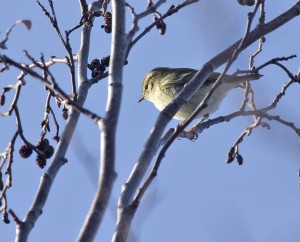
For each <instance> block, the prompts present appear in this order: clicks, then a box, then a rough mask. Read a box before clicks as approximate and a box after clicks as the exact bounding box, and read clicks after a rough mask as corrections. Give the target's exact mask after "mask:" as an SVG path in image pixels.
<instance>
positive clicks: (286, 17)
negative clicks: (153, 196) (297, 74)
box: [114, 1, 300, 241]
mask: <svg viewBox="0 0 300 242" xmlns="http://www.w3.org/2000/svg"><path fill="white" fill-rule="evenodd" d="M299 14H300V1H297V2H296V3H295V4H294V5H293V6H292V7H291V8H290V9H289V10H287V11H286V12H284V13H283V14H281V15H279V16H278V17H276V18H275V19H273V20H271V21H270V22H268V23H266V24H263V25H259V26H257V27H256V28H254V29H253V30H252V31H251V32H249V35H248V38H247V39H246V40H245V42H244V43H243V45H242V46H241V48H240V50H241V51H242V50H244V49H245V48H247V47H248V46H250V45H251V44H252V43H253V42H255V41H256V40H258V39H259V38H261V37H262V36H264V35H266V34H268V33H270V32H272V31H274V30H275V29H277V28H279V27H280V26H282V25H283V24H285V23H287V22H288V21H290V20H292V19H293V18H295V17H297V16H298V15H299ZM240 43H241V40H239V41H237V42H236V43H235V44H233V45H232V46H230V47H229V48H227V49H226V50H224V51H223V52H221V53H220V54H218V55H217V56H215V57H214V58H212V59H211V60H209V61H208V62H207V63H206V64H204V65H203V67H202V68H201V69H200V70H199V71H198V72H197V74H196V75H195V76H194V78H193V79H192V80H191V81H190V82H189V83H187V84H186V85H185V87H184V89H183V90H182V91H181V92H180V93H179V94H178V96H177V97H176V98H175V99H174V100H173V101H172V102H171V103H170V104H169V105H167V106H166V108H164V110H162V111H161V113H160V115H159V116H158V119H157V121H156V123H155V125H154V127H153V128H152V131H151V134H150V136H149V138H148V139H147V141H146V144H145V145H144V150H143V151H142V153H141V155H140V157H139V159H138V161H137V162H136V164H135V166H134V168H133V170H132V172H131V174H130V176H129V178H128V180H127V182H126V183H125V185H124V187H123V189H122V194H121V197H120V201H119V210H120V212H119V213H118V224H122V226H123V229H124V231H126V230H128V229H129V226H130V223H131V221H132V218H133V215H134V213H135V211H136V208H137V204H132V198H133V196H134V195H135V193H136V192H137V188H138V185H139V184H140V182H141V180H142V178H143V176H144V175H145V172H146V170H147V168H148V166H149V164H150V162H151V160H152V158H153V156H154V155H155V153H156V152H157V149H158V147H159V142H160V139H161V136H162V134H163V131H164V130H165V127H166V125H167V124H168V122H169V121H170V120H171V118H172V117H173V116H174V115H175V114H176V112H177V111H178V110H179V109H180V108H181V107H182V106H183V105H184V104H185V103H186V102H187V101H188V100H189V98H190V97H191V96H192V95H193V94H194V93H195V92H196V91H197V90H198V89H199V88H200V87H201V86H202V85H203V83H204V82H205V80H206V79H207V78H208V76H209V75H210V74H211V73H212V71H214V70H215V69H216V68H218V67H219V66H221V65H222V64H224V63H225V62H226V61H227V60H228V59H229V58H230V57H231V56H232V54H233V53H234V51H235V50H236V49H237V48H238V46H239V45H240ZM178 134H179V133H178ZM120 226H121V225H120ZM125 238H126V237H125ZM119 239H120V240H119V241H124V240H121V238H119ZM114 241H116V240H114Z"/></svg>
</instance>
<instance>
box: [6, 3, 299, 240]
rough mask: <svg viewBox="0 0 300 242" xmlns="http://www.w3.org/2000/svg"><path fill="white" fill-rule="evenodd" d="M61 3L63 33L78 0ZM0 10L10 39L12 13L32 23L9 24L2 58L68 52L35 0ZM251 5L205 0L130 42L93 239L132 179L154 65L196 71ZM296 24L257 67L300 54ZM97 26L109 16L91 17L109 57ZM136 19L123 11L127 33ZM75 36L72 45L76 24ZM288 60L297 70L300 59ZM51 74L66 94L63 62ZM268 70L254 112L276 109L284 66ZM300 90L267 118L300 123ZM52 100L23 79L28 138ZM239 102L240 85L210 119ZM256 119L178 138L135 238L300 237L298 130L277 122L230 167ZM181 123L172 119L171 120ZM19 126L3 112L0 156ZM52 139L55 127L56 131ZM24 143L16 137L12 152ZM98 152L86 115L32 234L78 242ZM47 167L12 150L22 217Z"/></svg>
mask: <svg viewBox="0 0 300 242" xmlns="http://www.w3.org/2000/svg"><path fill="white" fill-rule="evenodd" d="M46 2H47V1H45V5H46V4H47V3H46ZM146 2H147V1H139V3H138V4H136V3H135V1H130V3H131V4H132V5H133V6H135V9H136V11H137V12H138V11H141V10H143V9H144V8H145V6H146ZM177 3H180V1H172V2H171V1H168V2H167V3H166V4H165V5H163V7H162V8H161V10H160V11H161V12H162V13H163V12H164V11H166V9H168V7H169V6H170V5H171V4H177ZM293 3H294V1H289V0H286V1H280V3H276V5H275V4H274V5H272V6H271V4H272V3H271V2H270V1H267V4H266V9H267V15H266V20H267V21H269V20H270V19H272V18H273V17H275V16H277V15H278V14H279V13H281V12H283V11H285V10H287V9H288V7H289V6H291V5H292V4H293ZM54 4H55V6H56V10H57V16H58V19H59V23H60V26H61V29H62V30H65V29H70V28H72V27H73V26H75V25H76V24H77V23H78V21H79V18H80V8H79V4H78V2H74V1H70V0H65V1H63V2H61V3H60V2H59V1H54ZM1 6H2V9H3V12H2V14H1V16H0V31H1V35H0V39H3V36H4V35H3V34H4V33H5V30H6V29H7V28H8V27H9V26H11V24H12V23H14V22H15V21H16V20H17V19H30V20H31V21H32V29H31V30H30V31H27V30H26V29H25V28H24V27H23V26H21V25H20V26H17V27H16V28H15V29H14V31H13V33H12V34H11V36H10V40H9V42H8V43H7V46H8V50H6V51H2V50H1V53H5V54H7V55H8V56H11V57H13V58H15V59H16V60H19V61H20V62H22V61H25V62H27V63H28V60H27V59H26V58H25V57H24V54H23V52H22V51H23V49H26V50H28V51H29V53H30V54H31V55H32V56H34V57H35V58H37V59H38V58H39V55H40V53H44V55H45V59H46V60H47V59H49V57H50V56H52V55H56V56H65V55H66V53H65V52H64V50H63V48H62V45H61V44H60V42H59V40H58V38H57V36H56V34H55V31H54V30H53V29H52V27H51V25H50V23H49V21H48V19H47V18H46V17H45V16H44V14H43V13H42V12H41V10H40V9H39V8H38V6H37V4H36V3H35V1H28V0H27V1H14V0H2V2H1ZM250 10H251V8H247V7H241V6H239V5H238V4H237V3H236V0H230V1H226V3H225V1H222V0H214V1H205V0H203V1H200V2H199V3H197V4H194V5H192V6H189V7H187V8H185V9H183V10H181V11H180V12H178V13H177V14H174V15H173V16H171V17H169V18H168V19H167V20H166V24H167V33H166V35H164V36H160V35H159V33H158V31H156V30H155V29H154V30H152V31H151V32H150V33H149V34H148V35H147V36H145V37H144V38H143V39H142V40H141V41H140V42H139V43H138V44H137V45H136V46H135V47H134V48H133V49H132V51H131V53H130V56H129V59H128V61H129V63H128V65H127V66H125V68H124V95H123V102H122V110H121V114H120V122H119V126H118V135H117V137H118V142H117V144H118V146H117V163H116V169H117V173H118V178H117V180H116V182H115V185H114V191H113V197H112V198H111V201H110V205H109V209H108V211H107V213H106V214H105V218H104V221H103V223H102V225H101V228H100V230H99V232H98V234H97V238H96V240H95V241H110V240H111V237H112V234H113V231H114V226H115V216H116V214H115V211H116V201H117V198H118V196H119V194H120V191H121V185H122V184H123V183H124V182H125V181H126V179H127V177H128V176H129V173H130V171H131V169H132V167H133V165H134V163H135V162H136V160H137V158H138V156H139V154H140V152H141V149H142V147H143V144H144V142H145V140H146V138H147V136H148V134H149V132H150V130H151V127H152V125H153V123H154V121H155V119H156V118H157V115H158V111H157V110H156V109H155V107H154V106H153V105H152V104H151V103H149V102H146V101H145V102H142V103H140V104H138V103H137V101H138V100H139V98H140V96H141V82H142V79H143V77H144V75H145V74H146V73H147V72H148V71H149V70H151V69H152V68H154V67H157V66H169V67H191V68H196V69H197V68H200V67H201V66H202V65H203V64H204V63H205V62H206V61H208V60H209V59H210V58H211V57H213V56H214V55H216V54H218V53H219V52H220V51H222V50H224V49H225V48H227V47H228V46H229V45H230V44H232V43H233V42H235V41H236V40H237V39H239V38H240V37H241V36H243V34H244V29H245V24H246V20H247V13H248V12H249V11H250ZM151 21H152V18H151V17H149V18H146V19H143V20H142V21H141V23H140V27H141V29H143V28H144V27H146V26H147V25H149V23H151ZM299 21H300V20H299V19H298V18H296V19H295V20H292V21H291V22H289V23H288V24H287V25H285V26H284V27H282V28H281V29H279V30H277V31H276V32H274V33H271V34H270V35H268V36H266V40H267V41H266V43H265V45H264V51H263V52H262V53H261V54H260V55H259V56H258V58H257V59H256V62H255V63H256V65H259V64H262V63H264V62H265V61H268V60H269V59H271V58H274V57H281V56H288V55H291V54H297V55H299V52H300V46H299V41H298V40H299V33H298V31H297V29H298V26H299ZM102 24H103V21H102V20H99V19H98V20H96V21H95V23H94V30H93V33H92V43H91V44H92V46H91V51H90V58H89V59H90V60H92V59H93V58H102V57H103V56H106V55H108V54H109V53H110V35H107V34H105V33H104V31H103V30H102V29H101V28H100V25H102ZM130 24H131V22H130V16H129V15H128V18H127V26H128V28H129V27H130ZM71 38H72V44H73V50H74V52H76V51H77V50H78V47H79V31H77V32H76V33H74V34H73V35H72V36H71ZM256 48H257V44H254V45H253V46H251V47H250V48H248V49H247V50H246V51H245V52H243V53H242V54H241V56H240V57H239V59H238V60H237V62H236V63H235V64H234V66H233V68H232V69H231V71H230V72H233V71H234V70H235V69H237V68H239V69H247V67H248V56H249V55H250V54H252V53H253V52H254V51H255V49H256ZM285 64H286V65H287V67H288V68H289V69H290V70H291V71H292V72H293V73H296V72H297V70H298V68H299V58H295V59H293V60H290V61H289V62H288V63H285ZM220 70H221V69H220ZM52 71H53V73H55V76H56V80H57V81H58V82H59V84H60V85H61V86H62V87H63V88H65V90H66V91H67V92H69V91H70V86H69V83H70V82H69V74H68V69H67V68H66V67H64V66H63V65H57V66H55V67H53V69H52ZM18 73H19V72H18V71H16V70H14V69H13V68H12V69H11V72H10V73H1V75H0V85H1V86H0V87H1V88H3V87H4V86H6V85H8V84H11V83H15V82H16V77H17V75H18ZM262 74H263V75H264V77H263V78H261V79H260V80H258V81H256V82H255V83H254V84H253V86H254V90H255V96H256V100H257V106H258V107H263V106H265V105H267V104H269V103H270V102H271V101H272V99H273V97H274V95H275V94H276V93H278V92H279V91H280V89H281V86H282V85H283V84H284V83H285V82H286V81H287V80H288V78H287V76H286V75H285V73H283V72H282V71H281V70H280V69H278V68H275V67H268V68H266V69H264V70H263V71H262ZM298 92H299V87H298V86H297V85H295V86H293V88H291V89H289V91H288V92H287V96H286V97H285V98H284V99H283V101H282V103H281V104H280V105H279V106H278V109H277V110H275V111H273V112H272V114H278V115H280V116H281V117H283V118H286V119H287V120H290V121H293V122H295V124H296V125H298V126H300V122H299V115H298V113H297V112H296V111H295V110H298V105H297V104H298V103H299V101H300V100H299V95H297V94H298ZM106 94H107V81H106V80H103V81H101V82H100V83H99V84H97V85H95V86H93V87H92V88H91V90H90V94H89V97H88V99H87V102H86V107H87V108H89V109H91V110H93V111H95V112H96V113H98V114H99V115H103V113H104V107H105V102H106ZM46 96H47V93H46V92H45V91H44V89H43V87H42V85H41V84H40V83H39V82H37V81H36V80H34V79H32V78H29V77H28V78H27V84H26V86H25V87H24V88H23V92H22V97H21V103H20V107H19V108H20V110H21V115H22V121H23V125H24V131H25V135H26V137H27V138H28V139H29V140H30V141H31V142H32V143H35V142H36V141H37V140H38V138H39V134H40V122H41V120H42V118H43V113H44V105H45V99H46ZM242 97H243V93H242V91H241V90H238V89H237V90H234V91H232V92H231V93H230V94H229V95H228V97H227V98H226V99H225V100H224V103H223V104H222V105H221V107H220V109H219V110H218V111H217V112H216V113H215V114H214V115H213V117H218V116H219V115H225V114H229V113H230V112H232V111H235V110H236V109H237V108H238V107H239V105H240V102H241V100H242ZM11 98H12V93H10V94H9V95H7V105H5V106H4V107H1V110H0V111H1V112H3V111H4V110H6V109H7V108H8V105H9V100H11ZM52 106H53V107H54V109H55V110H56V112H57V113H58V116H59V117H60V114H59V112H60V111H59V110H58V109H57V108H56V107H55V104H54V103H52ZM59 121H60V122H61V127H63V124H64V121H63V120H62V119H61V118H59ZM251 121H252V120H251V117H242V118H238V119H235V120H232V121H231V122H229V123H223V124H219V125H217V126H214V127H211V128H210V129H209V130H206V131H205V132H204V133H202V134H201V135H200V136H199V138H198V140H197V141H196V142H190V141H188V140H178V141H176V142H175V143H174V145H173V146H172V147H171V148H170V150H168V152H167V155H166V157H165V158H164V160H163V162H162V165H161V168H160V170H159V172H158V176H157V178H156V179H155V181H154V183H153V184H152V186H151V188H150V190H149V191H148V192H147V194H146V196H145V198H144V199H143V200H142V203H141V206H140V208H139V210H138V212H137V214H136V216H135V220H134V223H133V234H134V236H133V237H135V238H136V241H143V242H153V241H164V242H165V241H172V242H181V241H204V242H220V241H222V242H223V241H230V242H240V241H243V242H265V241H273V242H281V241H289V242H296V241H299V237H300V232H299V229H298V226H297V225H298V224H299V222H300V210H299V199H300V190H299V187H298V186H297V184H298V181H299V177H298V176H297V172H298V169H299V138H298V137H297V136H296V134H295V133H293V131H292V130H290V129H289V128H287V127H284V126H282V125H279V124H277V123H275V122H270V125H271V130H266V129H263V128H258V129H255V130H254V131H253V133H252V134H251V136H250V137H246V138H245V140H244V142H243V143H242V144H241V145H240V152H241V154H242V155H243V157H244V165H242V166H238V165H237V164H236V163H235V162H234V163H232V164H230V165H228V164H225V159H226V156H227V152H228V150H229V148H230V147H231V146H232V144H233V143H234V142H235V141H236V139H237V138H238V137H239V135H240V134H241V132H242V131H243V130H244V129H245V128H246V127H247V126H248V125H250V124H251ZM177 124H178V123H177V121H175V120H174V121H172V122H171V123H170V124H169V127H175V126H176V125H177ZM15 129H16V126H15V118H14V117H9V118H1V124H0V136H1V139H0V150H1V152H2V151H3V150H4V149H5V147H6V146H7V144H8V142H9V140H10V138H11V137H12V135H13V132H14V131H15ZM51 136H53V134H51V135H50V136H49V138H51ZM21 145H22V144H21V142H20V141H18V142H17V147H20V146H21ZM53 145H54V142H53ZM79 150H80V152H79ZM99 150H100V149H99V130H98V127H97V126H96V125H95V124H94V123H93V122H91V121H90V120H89V119H87V118H86V117H84V116H82V117H81V119H80V122H79V124H78V129H77V131H76V133H75V135H74V140H73V142H72V144H71V146H70V149H69V152H68V153H67V159H68V161H69V162H68V163H67V164H66V165H65V166H64V167H63V168H62V169H61V171H60V173H59V174H58V176H57V178H56V181H55V182H54V185H53V187H52V191H51V193H50V196H49V199H48V201H47V203H46V206H45V207H44V211H43V214H42V216H41V217H40V218H39V220H38V222H37V224H36V225H35V228H34V229H33V231H32V232H31V234H30V239H29V241H44V242H48V241H49V242H50V241H58V242H60V241H74V240H75V239H76V237H77V235H78V231H79V230H80V227H81V226H82V223H83V221H84V219H85V215H86V213H87V211H88V210H89V206H90V203H91V201H92V199H93V196H94V192H95V184H96V183H97V172H98V160H99V152H100V151H99ZM42 173H43V170H40V169H39V168H38V167H37V166H36V165H35V161H34V157H31V158H29V159H27V160H23V159H21V158H20V157H18V155H17V154H16V156H15V160H14V163H13V187H12V188H11V189H10V190H9V192H8V204H9V207H10V208H12V209H13V210H14V211H15V213H16V214H17V215H18V216H19V217H20V218H23V217H24V216H25V214H26V212H27V210H28V208H29V207H30V204H31V203H32V201H33V198H34V194H35V191H36V189H37V186H38V184H39V180H40V177H41V175H42ZM0 230H1V234H0V240H1V241H13V240H14V236H15V234H14V233H15V232H14V230H15V225H14V223H13V222H12V223H11V224H9V225H6V224H4V223H0ZM132 241H133V240H132Z"/></svg>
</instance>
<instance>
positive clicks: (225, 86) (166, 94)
mask: <svg viewBox="0 0 300 242" xmlns="http://www.w3.org/2000/svg"><path fill="white" fill-rule="evenodd" d="M196 72H197V70H195V69H190V68H168V67H157V68H155V69H153V70H152V71H150V72H149V73H148V74H147V75H146V76H145V78H144V80H143V86H142V93H143V95H142V98H141V99H140V100H139V102H141V101H142V100H144V99H146V100H148V101H150V102H152V103H153V104H154V105H155V107H156V108H157V109H158V110H160V111H161V110H163V109H164V108H165V107H166V106H167V105H168V104H169V103H170V102H171V101H172V100H173V99H174V98H175V97H176V96H177V94H178V93H179V92H180V91H181V90H182V89H183V87H184V85H185V84H186V83H188V82H189V81H190V80H191V79H192V78H193V76H194V75H195V74H196ZM219 76H220V73H218V72H213V73H212V74H211V75H210V76H209V77H208V79H207V80H206V81H205V83H204V84H203V85H202V86H201V88H200V89H199V90H198V91H197V92H196V93H195V94H194V95H193V96H192V97H191V98H190V100H189V101H188V102H187V104H185V105H184V106H183V107H181V108H180V109H179V111H178V112H177V113H176V114H175V116H174V118H175V119H177V120H185V119H186V118H187V117H189V116H190V115H191V114H192V112H193V111H194V110H195V109H196V108H197V106H198V105H199V104H200V103H201V101H202V100H203V98H204V97H205V96H206V94H207V93H208V92H209V91H210V89H211V87H212V86H213V84H214V83H215V82H216V81H217V79H218V77H219ZM261 76H262V75H260V74H247V75H243V76H234V75H226V76H225V77H224V81H223V83H222V84H221V85H220V86H219V87H218V88H217V89H216V90H215V92H214V93H213V94H212V96H211V97H210V99H209V100H208V103H207V104H208V105H207V107H206V108H205V109H203V110H202V111H201V112H200V113H199V114H198V115H197V117H196V118H200V117H205V118H207V117H208V116H209V115H210V114H212V113H213V112H215V111H216V110H217V109H218V107H219V105H220V103H221V102H222V101H223V99H224V97H225V96H226V94H227V93H228V91H230V90H231V89H233V88H236V87H238V86H239V85H240V84H241V83H242V82H244V81H252V80H257V79H259V78H260V77H261Z"/></svg>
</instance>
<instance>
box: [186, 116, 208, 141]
mask: <svg viewBox="0 0 300 242" xmlns="http://www.w3.org/2000/svg"><path fill="white" fill-rule="evenodd" d="M208 117H209V114H205V115H204V116H203V118H202V119H200V121H198V122H197V123H196V124H195V125H193V127H191V128H190V129H189V130H188V131H186V132H187V133H192V134H193V135H194V136H195V138H193V140H196V139H198V134H197V132H196V131H195V129H196V128H197V126H198V125H200V124H201V123H202V122H203V121H205V120H206V119H208Z"/></svg>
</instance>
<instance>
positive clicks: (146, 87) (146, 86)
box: [145, 83, 148, 91]
mask: <svg viewBox="0 0 300 242" xmlns="http://www.w3.org/2000/svg"><path fill="white" fill-rule="evenodd" d="M147 90H148V83H147V84H146V85H145V91H147Z"/></svg>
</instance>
